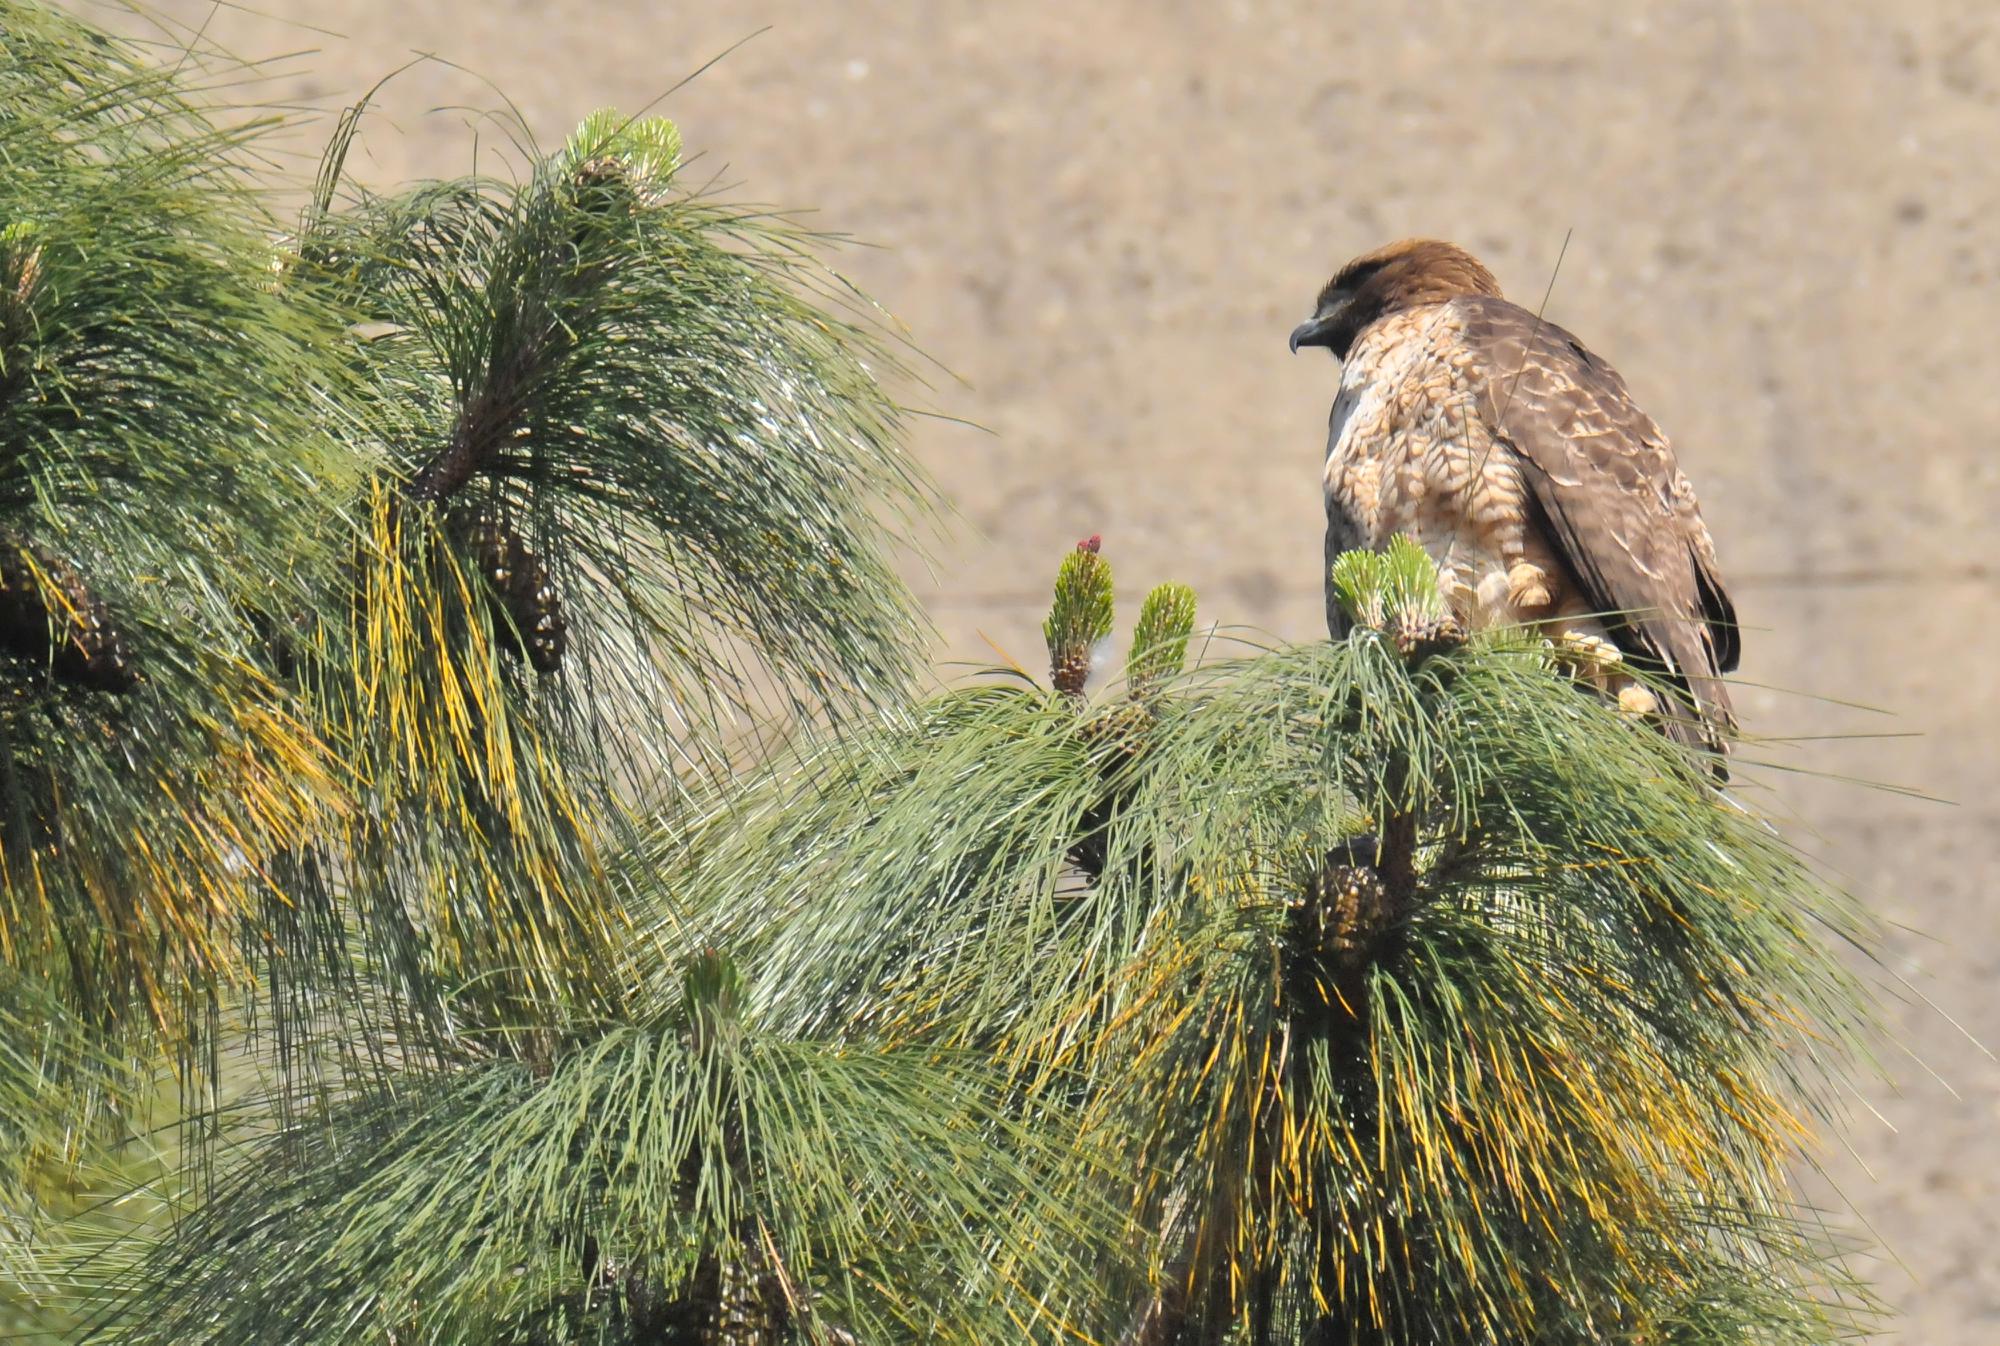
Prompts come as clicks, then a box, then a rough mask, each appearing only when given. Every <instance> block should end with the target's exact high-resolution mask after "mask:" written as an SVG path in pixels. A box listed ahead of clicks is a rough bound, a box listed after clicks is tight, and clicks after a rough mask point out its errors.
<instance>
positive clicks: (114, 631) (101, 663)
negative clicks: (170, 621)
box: [0, 538, 139, 692]
mask: <svg viewBox="0 0 2000 1346" xmlns="http://www.w3.org/2000/svg"><path fill="white" fill-rule="evenodd" d="M38 571H39V572H40V573H39V575H38V574H37V572H38ZM0 648H4V649H5V650H6V651H7V652H8V653H9V654H13V655H17V656H19V657H21V658H23V659H30V660H34V661H36V662H38V663H44V664H46V665H47V666H49V667H50V668H51V669H53V670H54V672H55V675H56V677H58V678H60V679H62V680H64V681H66V682H73V683H77V684H79V685H80V686H84V687H89V688H92V689H94V690H97V691H103V692H129V691H131V690H132V689H133V688H134V687H136V686H137V685H138V682H139V675H138V673H137V672H136V671H135V670H134V669H133V667H132V660H131V656H130V654H129V652H128V651H127V650H126V647H125V639H124V636H123V635H122V634H121V633H120V632H119V630H118V627H117V625H116V624H115V623H114V622H113V621H112V618H111V610H110V609H109V608H108V607H106V606H105V604H104V601H103V600H102V599H100V598H98V597H97V595H96V594H94V593H92V592H91V589H90V586H89V585H87V584H85V583H84V581H83V577H82V576H81V575H79V574H77V572H76V568H75V567H74V566H72V565H70V564H69V563H68V562H67V561H65V560H63V559H62V558H61V557H59V556H55V555H53V554H51V553H50V552H47V551H45V550H43V549H42V548H40V547H36V546H34V545H32V544H29V543H23V542H20V541H17V540H15V539H12V538H0Z"/></svg>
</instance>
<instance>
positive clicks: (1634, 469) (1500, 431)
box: [1454, 297, 1740, 742]
mask: <svg viewBox="0 0 2000 1346" xmlns="http://www.w3.org/2000/svg"><path fill="white" fill-rule="evenodd" d="M1454 304H1455V307H1457V308H1458V309H1459V310H1460V311H1461V313H1462V314H1463V315H1464V323H1465V339H1466V343H1467V345H1468V346H1469V347H1470V348H1471V349H1472V350H1474V351H1475V352H1477V355H1478V359H1479V362H1480V363H1481V364H1482V365H1483V366H1484V367H1485V368H1486V369H1487V370H1488V371H1489V374H1490V377H1489V381H1488V383H1487V387H1486V390H1485V391H1486V408H1485V409H1486V412H1487V415H1488V417H1489V421H1490V424H1491V425H1492V427H1493V429H1494V431H1495V432H1496V437H1497V438H1498V440H1499V441H1500V442H1502V443H1504V444H1505V445H1507V446H1508V447H1510V448H1511V449H1513V450H1514V452H1515V453H1517V454H1519V455H1520V457H1521V459H1522V461H1523V463H1524V464H1525V466H1526V471H1525V473H1524V476H1525V479H1526V481H1527V483H1528V485H1529V487H1530V488H1531V490H1532V493H1533V497H1534V503H1535V507H1536V510H1537V512H1538V513H1539V515H1540V516H1541V518H1542V519H1543V520H1545V521H1546V532H1547V536H1548V537H1549V538H1550V540H1551V541H1553V542H1555V543H1556V544H1557V546H1556V550H1557V553H1558V555H1559V556H1560V558H1561V560H1562V562H1563V564H1564V565H1565V566H1566V567H1567V569H1568V571H1569V577H1570V578H1571V579H1572V580H1573V581H1574V582H1575V583H1576V585H1577V587H1578V589H1579V590H1580V592H1581V594H1582V596H1583V597H1584V599H1585V601H1587V602H1588V603H1589V604H1590V605H1591V606H1592V607H1593V608H1594V609H1595V610H1596V611H1597V612H1600V613H1604V614H1613V615H1612V616H1610V618H1609V619H1608V620H1607V622H1606V625H1607V627H1608V628H1609V630H1610V632H1611V636H1612V639H1613V640H1614V641H1616V642H1617V644H1618V646H1619V648H1620V649H1622V650H1623V651H1624V652H1625V653H1626V654H1627V655H1628V656H1630V657H1632V658H1633V659H1634V660H1635V662H1638V663H1639V664H1641V665H1642V666H1646V665H1651V666H1652V667H1654V668H1656V669H1659V670H1660V671H1662V672H1664V673H1665V674H1666V675H1667V677H1668V678H1669V679H1670V680H1671V681H1672V682H1673V683H1674V685H1675V686H1676V687H1677V688H1678V689H1680V690H1681V691H1682V692H1684V693H1685V694H1686V695H1687V696H1688V698H1689V699H1690V701H1691V702H1692V705H1691V707H1690V709H1692V710H1693V711H1694V712H1695V713H1696V714H1697V715H1698V716H1699V717H1700V718H1701V720H1702V721H1704V722H1706V727H1705V728H1703V729H1702V731H1701V732H1700V735H1699V736H1700V737H1701V738H1702V739H1705V740H1709V741H1710V742H1713V741H1715V739H1716V737H1717V731H1724V730H1727V729H1728V728H1730V727H1732V726H1733V724H1734V722H1735V721H1734V715H1733V712H1732V710H1731V707H1730V704H1729V692H1728V689H1727V688H1726V687H1725V686H1724V685H1723V683H1722V681H1721V675H1722V674H1723V673H1725V672H1727V671H1729V670H1731V669H1733V668H1734V667H1735V666H1736V661H1737V657H1738V655H1739V652H1740V639H1739V636H1738V633H1737V629H1736V614H1735V609H1734V607H1733V605H1732V604H1731V603H1730V600H1729V596H1728V593H1727V591H1726V590H1724V588H1723V586H1722V580H1721V577H1720V576H1719V575H1718V574H1717V573H1716V570H1715V565H1714V555H1715V548H1714V543H1713V542H1712V540H1711V539H1710V537H1709V533H1708V527H1707V525H1706V524H1705V523H1703V522H1702V518H1701V512H1700V510H1699V508H1698V507H1697V506H1696V504H1695V500H1694V493H1693V491H1692V490H1691V489H1690V488H1689V487H1688V486H1687V483H1686V478H1685V477H1683V476H1682V475H1681V472H1680V467H1679V465H1678V464H1677V463H1676V461H1675V459H1674V452H1673V448H1672V446H1671V445H1670V444H1669V443H1668V441H1667V437H1666V435H1665V434H1664V433H1663V432H1662V431H1661V430H1660V427H1659V426H1658V425H1657V424H1655V423H1654V421H1653V419H1652V417H1650V416H1648V415H1647V414H1646V413H1645V412H1644V411H1642V410H1640V409H1639V407H1638V405H1637V404H1636V403H1635V402H1633V400H1632V397H1631V394H1630V393H1629V392H1628V391H1627V390H1626V387H1625V381H1624V379H1622V378H1620V377H1619V375H1618V372H1617V371H1616V370H1614V369H1612V368H1611V366H1610V365H1608V364H1606V363H1604V362H1603V361H1602V360H1600V359H1598V358H1597V357H1596V356H1594V355H1592V354H1591V353H1590V351H1589V350H1588V349H1586V348H1585V347H1584V345H1583V343H1582V342H1580V341H1578V340H1577V339H1576V338H1575V337H1574V336H1572V335H1571V334H1570V333H1569V332H1567V331H1565V330H1563V329H1562V328H1560V327H1558V326H1556V325H1555V324H1554V323H1551V322H1548V321H1545V320H1543V319H1541V318H1538V317H1536V316H1535V315H1534V314H1532V313H1530V312H1528V311H1527V310H1525V309H1523V308H1520V307H1518V306H1517V305H1514V304H1510V303H1508V302H1507V301H1506V300H1504V299H1494V298H1485V297H1469V298H1465V299H1460V300H1456V301H1454ZM1687 728H1689V729H1692V728H1693V726H1688V727H1687ZM1677 736H1679V737H1689V736H1690V734H1689V733H1687V732H1683V733H1681V734H1679V735H1677Z"/></svg>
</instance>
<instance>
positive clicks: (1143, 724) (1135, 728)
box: [1083, 701, 1156, 757]
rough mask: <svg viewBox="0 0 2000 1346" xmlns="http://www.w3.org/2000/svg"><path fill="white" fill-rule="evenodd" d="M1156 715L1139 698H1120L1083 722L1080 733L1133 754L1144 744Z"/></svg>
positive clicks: (1128, 754) (1128, 755) (1142, 747)
mask: <svg viewBox="0 0 2000 1346" xmlns="http://www.w3.org/2000/svg"><path fill="white" fill-rule="evenodd" d="M1155 718H1156V717H1155V716H1154V714H1153V709H1152V707H1150V706H1148V705H1147V704H1145V703H1144V702H1143V701H1124V702H1120V703H1119V704H1117V705H1115V706H1111V707H1108V708H1107V709H1105V710H1103V711H1101V712H1099V713H1098V714H1097V715H1094V716H1092V717H1091V718H1090V719H1089V720H1087V721H1085V722H1084V726H1083V732H1084V736H1085V737H1086V738H1088V739H1089V740H1090V741H1091V742H1093V743H1102V744H1106V745H1109V746H1110V747H1112V748H1113V749H1115V750H1116V751H1118V752H1121V753H1123V754H1124V755H1125V756H1127V757H1137V756H1138V755H1139V753H1140V752H1141V751H1143V750H1144V748H1145V746H1146V738H1147V736H1148V735H1149V734H1150V733H1151V732H1152V729H1153V722H1154V719H1155Z"/></svg>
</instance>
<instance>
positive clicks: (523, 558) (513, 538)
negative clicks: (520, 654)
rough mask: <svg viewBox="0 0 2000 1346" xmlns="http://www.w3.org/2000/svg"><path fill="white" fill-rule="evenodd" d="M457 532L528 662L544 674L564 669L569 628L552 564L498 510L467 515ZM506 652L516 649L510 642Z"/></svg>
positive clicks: (468, 513)
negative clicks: (513, 631)
mask: <svg viewBox="0 0 2000 1346" xmlns="http://www.w3.org/2000/svg"><path fill="white" fill-rule="evenodd" d="M458 532H459V536H460V537H461V538H462V539H463V540H464V542H465V545H466V547H467V548H468V549H469V550H470V551H471V552H472V558H473V564H474V565H476V566H478V567H479V573H480V574H482V575H484V576H485V577H486V582H487V584H488V585H489V586H491V589H492V592H493V595H494V597H495V598H496V599H497V600H498V601H499V603H500V605H501V607H502V608H503V609H504V610H505V611H506V613H507V615H508V617H509V618H510V619H512V621H513V623H514V628H515V630H517V631H518V632H519V633H520V636H521V640H522V642H523V644H524V645H525V646H526V652H527V657H528V662H529V663H530V664H532V665H534V667H535V668H536V670H537V671H539V672H542V673H553V672H555V671H556V670H557V669H558V668H560V667H562V659H563V651H564V649H565V648H566V647H567V645H568V637H569V623H568V621H567V620H566V619H565V617H564V615H563V603H562V595H560V594H559V593H557V592H556V586H555V577H554V576H553V575H551V574H550V572H549V567H548V563H547V562H546V561H544V560H543V559H542V558H541V557H540V556H538V555H537V554H536V553H535V552H534V550H533V549H532V548H530V547H529V546H528V544H527V542H525V541H524V540H523V539H522V537H521V535H520V533H519V532H517V531H516V530H515V529H514V527H513V525H512V524H511V523H509V522H508V520H507V517H506V515H505V514H504V513H502V512H501V511H500V510H498V509H495V508H492V507H481V508H479V509H475V510H470V511H467V512H465V513H464V514H462V515H461V516H460V520H459V524H458ZM505 648H507V649H514V648H515V646H514V645H513V644H512V643H511V642H509V643H508V644H507V645H506V646H505Z"/></svg>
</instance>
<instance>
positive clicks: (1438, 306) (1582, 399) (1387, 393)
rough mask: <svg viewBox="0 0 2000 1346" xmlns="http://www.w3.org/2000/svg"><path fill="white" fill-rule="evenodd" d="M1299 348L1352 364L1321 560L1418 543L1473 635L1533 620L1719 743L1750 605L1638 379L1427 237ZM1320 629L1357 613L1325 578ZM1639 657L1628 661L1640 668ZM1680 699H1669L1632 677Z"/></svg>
mask: <svg viewBox="0 0 2000 1346" xmlns="http://www.w3.org/2000/svg"><path fill="white" fill-rule="evenodd" d="M1291 346H1292V350H1293V351H1295V352H1296V351H1297V350H1298V349H1299V347H1301V346H1325V347H1326V348H1328V349H1329V350H1331V351H1332V352H1333V354H1334V355H1335V356H1336V357H1337V358H1338V359H1339V360H1340V361H1341V370H1340V390H1339V393H1338V394H1337V396H1336V397H1335V399H1334V404H1333V415H1332V418H1331V421H1330V423H1329V428H1328V434H1327V448H1326V469H1325V474H1324V482H1325V487H1326V555H1327V562H1328V565H1329V566H1331V563H1332V561H1333V558H1335V557H1336V556H1338V555H1339V554H1340V553H1341V552H1343V551H1348V550H1352V549H1354V548H1359V547H1366V548H1371V549H1377V550H1379V549H1380V548H1382V547H1384V546H1386V545H1387V544H1388V542H1389V540H1390V539H1391V538H1393V537H1394V536H1395V535H1396V534H1398V533H1405V534H1408V535H1409V536H1410V537H1412V538H1413V539H1415V540H1416V542H1417V543H1418V544H1419V545H1421V546H1422V547H1423V548H1424V550H1425V551H1426V552H1428V553H1429V554H1430V556H1431V558H1432V559H1433V560H1434V561H1436V562H1437V567H1438V582H1439V588H1440V590H1441V592H1442V593H1443V595H1444V596H1445V598H1446V601H1447V602H1448V603H1449V605H1450V607H1451V609H1452V611H1453V613H1454V615H1455V616H1456V617H1457V618H1458V620H1459V621H1460V622H1461V623H1462V624H1464V625H1465V626H1466V627H1468V628H1478V627H1484V626H1493V625H1499V624H1510V623H1534V624H1537V625H1538V626H1540V628H1541V629H1542V630H1543V631H1544V632H1546V633H1547V634H1548V635H1549V636H1550V637H1551V639H1553V640H1554V641H1555V642H1556V643H1557V644H1558V645H1559V646H1560V647H1562V648H1564V649H1566V650H1567V651H1569V652H1570V653H1571V655H1572V656H1573V657H1576V658H1577V660H1578V662H1580V663H1582V664H1583V665H1584V666H1585V667H1586V668H1587V669H1589V670H1592V673H1593V678H1594V680H1595V681H1597V682H1598V683H1599V685H1601V686H1604V687H1605V688H1606V689H1607V690H1609V691H1611V692H1613V693H1615V694H1616V695H1617V696H1618V699H1619V704H1620V705H1621V706H1622V707H1624V708H1625V709H1626V710H1628V711H1631V712H1633V713H1636V714H1652V713H1658V714H1659V716H1660V718H1661V720H1662V722H1663V724H1664V726H1665V728H1666V730H1667V732H1668V733H1670V734H1671V735H1672V736H1673V737H1675V738H1676V739H1678V740H1680V741H1682V742H1685V743H1689V744H1693V745H1696V746H1700V747H1706V748H1709V749H1712V750H1715V751H1721V750H1722V749H1723V748H1724V745H1725V742H1726V739H1727V735H1728V731H1729V730H1730V729H1731V728H1732V727H1733V725H1734V720H1733V716H1732V713H1731V711H1730V705H1729V692H1728V690H1727V688H1726V687H1725V686H1724V685H1723V682H1722V675H1723V674H1724V673H1727V672H1730V671H1732V670H1733V669H1735V667H1736V662H1737V656H1738V654H1739V652H1740V644H1739V638H1738V633H1737V628H1736V613H1735V610H1734V608H1733V607H1732V606H1731V604H1730V601H1729V594H1728V592H1727V591H1726V590H1725V589H1724V588H1723V585H1722V578H1721V575H1720V574H1719V572H1718V570H1717V567H1716V560H1715V544H1714V541H1713V540H1712V539H1711V538H1710V537H1709V533H1708V527H1707V525H1706V524H1704V523H1703V522H1702V518H1701V510H1700V508H1699V507H1698V505H1697V504H1696V502H1695V495H1694V488H1693V487H1692V486H1690V485H1689V484H1688V480H1687V478H1686V477H1685V476H1683V475H1682V474H1681V470H1680V467H1679V465H1678V464H1677V463H1676V462H1675V461H1674V451H1673V448H1672V447H1671V446H1670V445H1669V444H1668V442H1667V437H1666V435H1664V434H1663V433H1661V431H1660V427H1659V426H1657V425H1655V424H1654V423H1653V419H1652V417H1650V416H1648V415H1647V414H1646V413H1645V412H1643V411H1641V410H1640V409H1639V407H1638V406H1637V405H1636V404H1635V403H1634V402H1633V401H1632V397H1631V394H1630V393H1628V392H1627V391H1626V390H1625V381H1624V380H1623V379H1622V378H1620V377H1619V376H1618V373H1617V371H1615V370H1614V369H1612V368H1611V366H1610V365H1608V364H1606V363H1605V362H1604V361H1603V360H1602V359H1600V358H1599V357H1598V356H1596V355H1594V354H1592V353H1591V352H1590V350H1588V349H1587V348H1586V347H1585V346H1584V344H1583V343H1582V342H1581V341H1579V340H1577V339H1576V338H1575V337H1574V336H1572V335H1570V333H1568V332H1566V331H1564V330H1563V329H1562V328H1560V327H1557V326H1556V325H1555V324H1553V323H1549V322H1544V321H1543V320H1542V319H1541V318H1539V317H1538V316H1536V315H1535V314H1533V313H1531V312H1529V311H1528V310H1526V309H1524V308H1521V307H1520V306H1518V305H1516V304H1511V303H1509V302H1508V301H1507V300H1505V299H1503V298H1502V297H1501V295H1500V286H1499V283H1498V282H1497V281H1495V280H1494V278H1493V273H1492V272H1490V271H1488V270H1487V269H1486V268H1485V267H1484V266H1482V265H1481V264H1480V263H1479V261H1478V260H1477V259H1476V258H1474V257H1473V256H1472V255H1471V254H1470V253H1468V252H1466V251H1465V250H1464V249H1462V248H1459V247H1456V246H1454V245H1453V244H1450V243H1443V242H1438V241H1436V240H1432V239H1408V240H1405V241H1403V242H1400V243H1391V244H1389V245H1388V246H1387V247H1384V248H1379V249H1377V250H1376V251H1374V252H1371V253H1367V254H1365V255H1363V256H1361V257H1357V258H1355V259H1354V260H1353V261H1351V262H1349V263H1348V264H1347V265H1346V266H1344V267H1342V268H1341V269H1340V272H1339V274H1337V275H1336V276H1334V278H1333V279H1332V280H1331V281H1329V282H1327V284H1326V287H1325V288H1324V289H1322V290H1321V291H1320V293H1319V300H1318V303H1317V304H1316V305H1315V306H1314V309H1313V315H1312V317H1310V318H1308V319H1307V320H1306V321H1305V322H1303V323H1301V324H1299V326H1298V327H1296V328H1294V329H1293V331H1292V338H1291ZM1327 626H1328V629H1329V630H1330V631H1331V633H1332V634H1333V637H1334V638H1335V639H1336V640H1338V639H1341V638H1342V637H1344V636H1345V635H1346V634H1347V626H1348V622H1347V618H1346V616H1345V614H1344V613H1343V611H1342V610H1341V608H1340V605H1339V604H1338V603H1337V602H1336V601H1335V598H1334V595H1333V591H1332V588H1331V585H1329V586H1328V590H1327ZM1628 661H1629V662H1628ZM1632 668H1643V669H1646V670H1650V671H1652V672H1653V673H1655V674H1657V675H1658V676H1659V677H1660V678H1661V679H1662V680H1663V681H1664V682H1665V684H1666V685H1667V686H1668V687H1670V688H1671V689H1672V691H1673V695H1672V697H1671V700H1672V701H1674V702H1675V704H1673V705H1669V706H1662V705H1660V704H1659V699H1658V698H1656V697H1654V696H1653V695H1652V693H1651V692H1649V691H1648V690H1647V689H1646V687H1645V686H1643V685H1642V684H1641V683H1640V682H1639V681H1638V680H1636V679H1635V678H1633V677H1632V675H1631V673H1630V671H1629V670H1630V669H1632Z"/></svg>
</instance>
